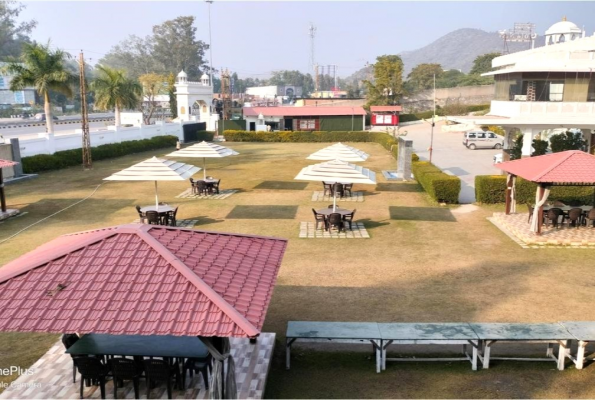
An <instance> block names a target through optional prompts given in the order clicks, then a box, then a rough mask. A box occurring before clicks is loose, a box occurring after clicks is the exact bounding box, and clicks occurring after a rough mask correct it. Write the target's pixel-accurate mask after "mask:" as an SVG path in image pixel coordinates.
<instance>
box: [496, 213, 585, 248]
mask: <svg viewBox="0 0 595 400" xmlns="http://www.w3.org/2000/svg"><path fill="white" fill-rule="evenodd" d="M488 220H489V221H490V222H491V223H493V224H494V225H495V226H496V227H498V228H499V229H500V230H501V231H502V232H504V233H505V234H506V235H507V236H508V237H510V238H511V239H512V240H513V241H514V242H515V243H517V244H518V245H519V246H521V247H523V248H525V249H543V248H552V247H553V248H572V249H595V229H594V228H588V227H580V228H579V229H576V228H574V227H570V228H568V227H567V226H564V227H562V228H560V229H556V228H551V227H546V226H543V228H542V234H541V235H536V234H535V233H533V232H532V231H531V225H530V224H529V223H528V222H527V214H526V213H524V214H510V215H506V214H505V213H502V212H499V213H494V215H493V216H492V217H491V218H488Z"/></svg>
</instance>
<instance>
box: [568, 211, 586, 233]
mask: <svg viewBox="0 0 595 400" xmlns="http://www.w3.org/2000/svg"><path fill="white" fill-rule="evenodd" d="M564 217H565V218H566V219H568V227H569V228H570V227H571V226H575V227H576V228H577V229H578V227H579V226H581V225H582V224H583V209H582V208H571V209H570V211H568V215H565V216H564Z"/></svg>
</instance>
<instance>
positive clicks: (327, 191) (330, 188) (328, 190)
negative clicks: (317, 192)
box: [322, 182, 333, 196]
mask: <svg viewBox="0 0 595 400" xmlns="http://www.w3.org/2000/svg"><path fill="white" fill-rule="evenodd" d="M322 187H323V188H324V192H323V196H326V195H329V196H332V195H333V186H332V185H331V184H330V183H326V182H322Z"/></svg>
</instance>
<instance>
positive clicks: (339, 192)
mask: <svg viewBox="0 0 595 400" xmlns="http://www.w3.org/2000/svg"><path fill="white" fill-rule="evenodd" d="M344 195H345V189H344V186H343V185H342V184H340V183H335V184H334V185H333V196H335V197H340V198H343V196H344Z"/></svg>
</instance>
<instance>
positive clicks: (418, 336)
mask: <svg viewBox="0 0 595 400" xmlns="http://www.w3.org/2000/svg"><path fill="white" fill-rule="evenodd" d="M378 328H379V329H380V333H381V334H382V339H383V340H477V335H476V334H475V332H473V330H472V329H471V328H470V327H469V324H468V323H459V322H444V323H386V324H383V323H380V324H378Z"/></svg>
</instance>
